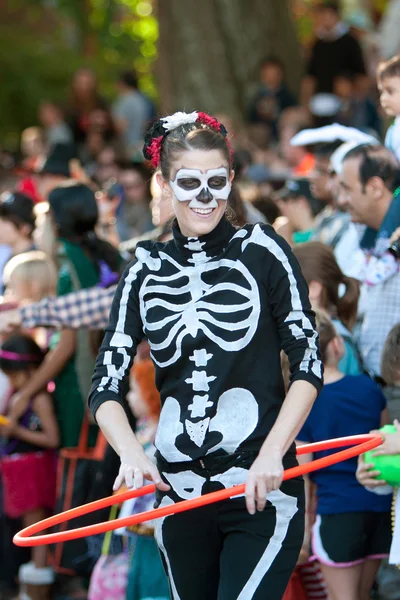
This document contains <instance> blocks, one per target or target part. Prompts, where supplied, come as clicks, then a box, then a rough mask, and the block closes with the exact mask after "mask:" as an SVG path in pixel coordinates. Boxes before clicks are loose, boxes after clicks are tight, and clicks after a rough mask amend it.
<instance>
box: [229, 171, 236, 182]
mask: <svg viewBox="0 0 400 600" xmlns="http://www.w3.org/2000/svg"><path fill="white" fill-rule="evenodd" d="M234 179H235V171H234V170H233V169H232V170H231V174H230V176H229V182H230V183H232V182H233V180H234Z"/></svg>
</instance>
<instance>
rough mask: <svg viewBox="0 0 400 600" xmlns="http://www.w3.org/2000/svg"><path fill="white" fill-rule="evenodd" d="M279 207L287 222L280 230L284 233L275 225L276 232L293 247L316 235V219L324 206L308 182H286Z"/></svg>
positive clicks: (297, 180)
mask: <svg viewBox="0 0 400 600" xmlns="http://www.w3.org/2000/svg"><path fill="white" fill-rule="evenodd" d="M277 205H278V207H279V210H280V212H281V214H282V217H283V218H284V219H285V221H286V222H285V223H283V225H282V227H281V228H280V229H283V231H282V230H279V229H277V228H276V226H275V224H274V228H275V230H276V231H277V232H278V233H279V234H280V235H282V236H283V237H285V239H286V241H287V242H288V243H289V244H290V245H291V246H293V245H296V244H302V243H304V242H308V241H309V240H310V239H311V237H312V235H313V233H314V221H315V217H316V216H317V214H318V213H319V212H321V210H322V209H323V206H324V205H323V204H322V203H321V202H320V201H319V200H316V199H315V198H314V197H313V195H312V193H311V190H310V184H309V182H308V180H307V179H290V180H288V181H286V183H285V185H284V187H283V188H282V189H281V190H280V191H279V192H278V194H277ZM279 221H280V219H278V222H279ZM284 233H286V235H284Z"/></svg>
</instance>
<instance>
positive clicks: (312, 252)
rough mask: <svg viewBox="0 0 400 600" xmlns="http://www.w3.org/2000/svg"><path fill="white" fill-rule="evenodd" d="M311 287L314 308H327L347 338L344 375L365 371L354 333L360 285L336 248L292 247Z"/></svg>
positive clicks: (309, 244) (316, 245) (314, 244)
mask: <svg viewBox="0 0 400 600" xmlns="http://www.w3.org/2000/svg"><path fill="white" fill-rule="evenodd" d="M293 252H294V255H295V257H296V258H297V260H298V261H299V263H300V267H301V270H302V272H303V275H304V277H305V280H306V282H307V284H308V287H309V298H310V302H311V305H312V307H313V309H314V310H318V309H320V310H324V311H326V312H327V313H328V314H329V316H330V317H331V319H332V320H333V324H334V326H335V328H336V330H337V332H338V334H339V335H340V336H341V337H342V339H343V341H344V354H343V357H342V359H341V361H340V364H339V368H340V370H341V372H342V373H344V374H345V375H359V374H360V373H363V371H364V368H363V364H362V359H361V354H360V352H359V350H358V348H357V344H356V342H355V339H354V337H353V334H352V333H351V331H352V328H353V326H354V323H355V321H356V316H357V306H358V299H359V296H360V287H359V284H358V282H357V280H356V279H353V278H352V277H347V276H346V275H344V273H342V271H341V269H340V267H339V265H338V264H337V262H336V258H335V255H334V253H333V250H332V249H331V248H329V247H328V246H326V245H325V244H322V243H321V242H307V243H306V244H301V245H300V246H295V248H294V249H293Z"/></svg>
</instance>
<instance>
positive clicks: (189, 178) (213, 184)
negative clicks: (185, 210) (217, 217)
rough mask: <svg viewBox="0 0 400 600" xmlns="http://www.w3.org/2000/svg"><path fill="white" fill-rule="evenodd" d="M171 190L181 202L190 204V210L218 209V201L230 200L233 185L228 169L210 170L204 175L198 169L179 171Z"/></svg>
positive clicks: (171, 183) (172, 182)
mask: <svg viewBox="0 0 400 600" xmlns="http://www.w3.org/2000/svg"><path fill="white" fill-rule="evenodd" d="M170 185H171V188H172V190H173V192H174V194H175V197H176V199H177V200H179V202H190V204H189V206H190V208H204V205H207V208H216V207H217V206H218V202H217V200H225V201H226V200H228V197H229V194H230V191H231V183H230V181H229V171H228V169H227V168H226V167H219V168H218V169H208V170H207V171H206V172H205V173H202V172H201V171H200V170H198V169H185V168H183V169H179V171H178V172H177V173H176V175H175V179H174V181H170Z"/></svg>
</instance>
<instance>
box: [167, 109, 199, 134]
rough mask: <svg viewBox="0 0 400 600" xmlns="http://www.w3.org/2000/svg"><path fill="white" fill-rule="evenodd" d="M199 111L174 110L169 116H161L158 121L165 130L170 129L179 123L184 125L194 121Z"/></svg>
mask: <svg viewBox="0 0 400 600" xmlns="http://www.w3.org/2000/svg"><path fill="white" fill-rule="evenodd" d="M198 116H199V113H197V112H192V113H184V112H176V113H174V114H173V115H171V116H170V117H162V119H160V121H161V122H162V126H163V127H164V129H166V131H172V130H173V129H176V128H177V127H180V126H181V125H186V124H187V123H196V121H197V119H198Z"/></svg>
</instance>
